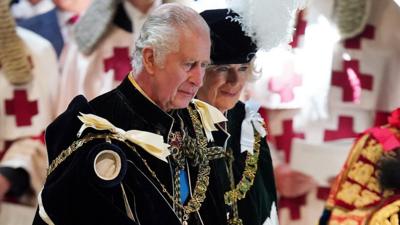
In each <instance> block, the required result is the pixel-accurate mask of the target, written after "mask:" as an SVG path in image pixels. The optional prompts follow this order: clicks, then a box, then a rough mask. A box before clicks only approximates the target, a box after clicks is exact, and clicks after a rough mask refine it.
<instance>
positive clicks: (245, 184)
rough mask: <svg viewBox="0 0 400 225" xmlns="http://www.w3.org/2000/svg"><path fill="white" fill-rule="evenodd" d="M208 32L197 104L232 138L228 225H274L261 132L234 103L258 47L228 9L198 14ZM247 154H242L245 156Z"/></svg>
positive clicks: (252, 114) (245, 108) (255, 117)
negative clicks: (214, 113)
mask: <svg viewBox="0 0 400 225" xmlns="http://www.w3.org/2000/svg"><path fill="white" fill-rule="evenodd" d="M201 16H202V17H203V18H204V19H205V21H206V22H207V24H208V25H209V27H210V34H211V40H212V48H211V60H212V65H211V66H210V67H209V68H208V69H207V70H206V75H205V78H204V84H203V87H201V88H200V89H199V91H198V93H197V98H199V99H200V100H203V101H205V102H208V103H209V104H211V105H213V106H215V107H216V108H218V109H219V110H220V111H221V112H223V113H225V114H227V117H228V121H229V122H228V123H227V124H224V126H225V128H226V129H227V131H228V132H229V133H230V134H231V136H230V138H229V140H228V143H227V145H226V152H227V166H226V170H227V173H228V175H229V181H226V182H227V186H226V187H229V188H228V189H227V190H226V192H225V204H226V205H227V209H228V216H229V218H228V220H229V224H245V225H246V224H249V225H257V224H267V225H268V224H271V225H272V224H278V219H277V215H276V190H275V181H274V176H273V168H272V161H271V156H270V152H269V148H268V145H267V144H266V140H265V134H266V132H265V129H264V127H263V125H264V124H263V122H262V119H261V117H260V116H259V114H258V113H257V108H256V107H254V106H252V105H251V104H248V103H246V105H245V104H244V103H242V102H240V101H239V97H240V94H241V92H242V90H243V88H244V86H245V83H246V82H247V81H248V80H250V79H252V72H253V71H254V69H253V61H252V59H253V57H254V55H255V53H256V51H257V46H256V44H255V43H253V42H252V40H251V38H250V37H248V36H246V35H245V33H244V32H243V31H242V29H241V25H240V23H239V22H238V21H237V18H239V17H238V14H236V13H235V12H233V11H232V10H228V9H217V10H207V11H204V12H202V13H201ZM245 151H246V152H245Z"/></svg>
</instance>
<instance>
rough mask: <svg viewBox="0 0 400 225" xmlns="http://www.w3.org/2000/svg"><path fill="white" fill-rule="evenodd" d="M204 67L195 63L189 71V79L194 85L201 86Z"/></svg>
mask: <svg viewBox="0 0 400 225" xmlns="http://www.w3.org/2000/svg"><path fill="white" fill-rule="evenodd" d="M205 72H206V71H205V68H203V67H201V66H200V65H197V66H196V67H195V68H194V69H193V70H192V71H191V73H190V77H189V81H190V82H191V83H193V85H195V86H196V87H201V86H202V85H203V78H204V74H205Z"/></svg>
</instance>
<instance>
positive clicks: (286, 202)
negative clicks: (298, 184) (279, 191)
mask: <svg viewBox="0 0 400 225" xmlns="http://www.w3.org/2000/svg"><path fill="white" fill-rule="evenodd" d="M306 197H307V194H304V195H302V196H299V197H295V198H286V197H283V196H281V197H280V198H279V208H280V209H283V208H288V209H289V213H290V219H291V220H299V219H300V218H301V211H300V209H301V206H305V205H306V203H307V202H306Z"/></svg>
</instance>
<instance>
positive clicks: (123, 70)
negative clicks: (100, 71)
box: [104, 47, 132, 81]
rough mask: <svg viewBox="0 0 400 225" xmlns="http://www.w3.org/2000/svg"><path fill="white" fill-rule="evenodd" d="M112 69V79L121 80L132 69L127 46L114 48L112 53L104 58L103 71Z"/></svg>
mask: <svg viewBox="0 0 400 225" xmlns="http://www.w3.org/2000/svg"><path fill="white" fill-rule="evenodd" d="M109 70H114V80H116V81H121V80H123V79H124V78H125V76H126V74H128V73H129V71H131V70H132V66H131V62H130V57H129V48H127V47H126V48H114V55H113V56H111V57H110V58H107V59H105V60H104V71H105V72H108V71H109Z"/></svg>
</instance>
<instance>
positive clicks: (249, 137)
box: [240, 100, 267, 154]
mask: <svg viewBox="0 0 400 225" xmlns="http://www.w3.org/2000/svg"><path fill="white" fill-rule="evenodd" d="M259 108H260V105H259V104H258V103H256V102H255V101H251V100H249V101H247V102H246V104H245V110H246V115H245V118H244V120H243V122H242V132H241V134H240V152H242V153H243V152H245V151H248V152H249V153H250V154H253V153H254V151H253V148H254V129H255V130H256V131H257V132H258V133H259V134H260V136H261V137H265V136H266V135H267V131H266V130H265V128H264V119H263V118H262V117H261V115H260V114H259V113H258V109H259ZM253 126H254V129H253Z"/></svg>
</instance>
